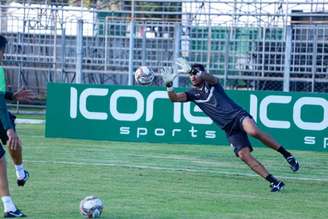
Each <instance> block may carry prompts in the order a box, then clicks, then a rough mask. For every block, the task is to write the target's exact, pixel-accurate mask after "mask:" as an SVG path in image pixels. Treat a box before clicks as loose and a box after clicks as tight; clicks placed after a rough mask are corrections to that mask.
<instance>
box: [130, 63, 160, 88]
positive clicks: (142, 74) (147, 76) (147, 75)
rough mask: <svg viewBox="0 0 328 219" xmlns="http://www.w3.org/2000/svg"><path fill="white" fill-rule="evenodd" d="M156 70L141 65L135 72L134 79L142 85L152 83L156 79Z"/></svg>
mask: <svg viewBox="0 0 328 219" xmlns="http://www.w3.org/2000/svg"><path fill="white" fill-rule="evenodd" d="M154 77H155V75H154V72H153V71H152V70H150V69H149V68H148V67H147V66H140V67H138V68H137V70H136V71H135V73H134V79H135V80H136V82H137V84H140V85H150V84H151V83H152V82H153V80H154Z"/></svg>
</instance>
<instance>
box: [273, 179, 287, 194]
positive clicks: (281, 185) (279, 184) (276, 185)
mask: <svg viewBox="0 0 328 219" xmlns="http://www.w3.org/2000/svg"><path fill="white" fill-rule="evenodd" d="M284 186H285V183H284V182H283V181H277V182H275V183H271V185H270V187H271V192H279V191H281V190H282V189H283V188H284Z"/></svg>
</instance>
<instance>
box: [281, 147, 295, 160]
mask: <svg viewBox="0 0 328 219" xmlns="http://www.w3.org/2000/svg"><path fill="white" fill-rule="evenodd" d="M277 151H278V152H280V153H281V154H282V156H284V158H286V159H287V157H290V156H292V154H291V153H289V152H288V151H287V150H286V149H285V148H284V147H283V146H280V148H279V149H278V150H277Z"/></svg>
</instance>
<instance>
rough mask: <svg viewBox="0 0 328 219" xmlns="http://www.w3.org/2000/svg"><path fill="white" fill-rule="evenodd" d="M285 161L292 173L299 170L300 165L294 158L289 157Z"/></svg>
mask: <svg viewBox="0 0 328 219" xmlns="http://www.w3.org/2000/svg"><path fill="white" fill-rule="evenodd" d="M286 160H287V162H288V163H289V165H290V169H292V171H293V172H297V171H298V170H299V169H300V164H299V163H298V161H297V160H296V159H295V157H294V156H289V157H287V158H286Z"/></svg>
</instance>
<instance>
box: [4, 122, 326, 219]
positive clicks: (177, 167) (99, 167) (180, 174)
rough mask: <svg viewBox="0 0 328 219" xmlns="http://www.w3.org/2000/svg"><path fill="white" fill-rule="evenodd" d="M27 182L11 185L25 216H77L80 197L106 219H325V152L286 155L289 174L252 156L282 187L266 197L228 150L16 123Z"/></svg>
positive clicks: (261, 154) (276, 159)
mask: <svg viewBox="0 0 328 219" xmlns="http://www.w3.org/2000/svg"><path fill="white" fill-rule="evenodd" d="M17 128H18V132H19V134H20V137H21V139H22V140H23V143H24V160H25V166H26V168H27V169H28V170H29V171H30V174H31V178H30V180H29V182H28V183H27V184H26V185H25V187H24V188H18V187H17V186H16V184H15V176H14V167H13V165H12V164H11V160H10V158H9V157H8V154H7V155H6V156H7V161H8V173H9V176H10V179H9V180H10V188H11V193H12V196H13V198H14V200H15V202H16V204H17V206H18V207H19V208H20V209H22V210H23V211H24V213H26V214H27V215H28V218H31V219H32V218H33V219H52V218H56V219H59V218H60V219H75V218H76V219H79V218H82V216H81V215H80V213H79V202H80V200H81V199H82V198H83V197H85V196H87V195H96V196H99V197H100V198H101V199H102V200H103V201H104V207H105V208H104V212H103V216H102V218H103V219H109V218H179V219H180V218H188V219H190V218H197V219H199V218H205V219H208V218H220V219H226V218H229V219H230V218H231V219H232V218H234V219H237V218H240V219H245V218H250V219H256V218H259V219H263V218H268V219H269V218H275V219H276V218H279V219H283V218H286V219H294V218H295V219H296V218H297V219H308V218H322V219H326V218H328V211H327V203H328V193H327V191H328V187H327V185H328V153H319V152H304V151H293V152H294V154H295V155H296V156H297V158H298V159H299V161H300V163H301V170H300V172H299V173H296V174H294V173H292V172H291V170H290V169H289V167H288V165H287V163H286V162H285V160H284V159H283V158H282V156H280V155H279V154H278V153H276V152H274V151H272V150H270V149H267V148H255V151H254V155H255V156H256V157H257V158H258V159H259V160H260V161H261V162H262V163H263V164H264V165H265V166H266V167H267V168H268V169H269V170H270V172H271V173H272V174H274V175H276V176H278V177H280V178H281V179H283V180H284V181H285V183H286V188H285V190H283V191H282V192H280V193H271V192H270V190H269V187H268V183H267V182H266V181H265V180H263V179H262V178H260V177H259V176H256V175H255V174H254V173H253V172H252V171H251V170H249V169H248V167H247V166H245V164H243V163H242V162H241V161H240V160H239V159H238V158H236V157H235V156H234V154H233V153H232V151H231V149H230V147H228V146H223V147H218V146H212V145H173V144H151V143H144V144H141V143H122V142H109V141H85V140H83V141H81V140H70V139H46V138H45V137H44V127H43V126H42V125H18V127H17Z"/></svg>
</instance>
